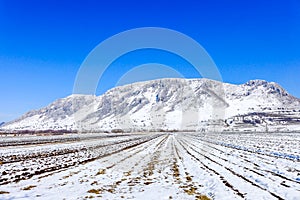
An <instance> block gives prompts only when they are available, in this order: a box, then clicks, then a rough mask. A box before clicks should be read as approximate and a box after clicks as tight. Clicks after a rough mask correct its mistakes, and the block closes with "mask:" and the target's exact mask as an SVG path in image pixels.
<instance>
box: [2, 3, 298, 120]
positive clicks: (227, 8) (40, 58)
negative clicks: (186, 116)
mask: <svg viewBox="0 0 300 200" xmlns="http://www.w3.org/2000/svg"><path fill="white" fill-rule="evenodd" d="M147 26H154V27H165V28H170V29H174V30H177V31H180V32H182V33H184V34H186V35H188V36H190V37H192V38H194V39H195V40H196V41H198V42H199V43H200V44H201V45H202V46H203V47H204V48H205V49H206V50H207V52H208V53H209V54H210V55H211V57H212V58H213V60H214V61H215V63H216V64H217V66H218V68H219V70H220V72H221V75H222V77H223V80H224V82H230V83H244V82H246V81H248V80H250V79H265V80H268V81H275V82H278V83H279V84H280V85H282V86H283V87H284V88H286V89H287V90H288V92H290V93H291V94H293V95H294V96H297V97H300V87H299V86H300V3H299V1H297V0H286V1H275V0H274V1H258V0H257V1H256V0H252V1H235V0H232V1H230V0H229V1H226V0H224V1H222V0H219V1H216V0H207V1H200V0H199V1H196V0H191V1H190V0H184V1H174V0H173V1H166V0H165V1H164V0H159V1H158V0H157V1H156V0H151V1H138V0H136V1H133V0H127V1H121V0H119V1H116V0H110V1H89V0H86V1H76V0H74V1H71V0H70V1H47V0H44V1H39V0H27V1H21V0H20V1H16V0H0V70H1V72H0V91H1V96H0V121H8V120H11V119H13V118H16V117H18V116H19V115H20V114H23V113H24V112H26V111H28V110H31V109H38V108H40V107H43V106H46V105H47V104H49V103H51V102H52V101H53V100H55V99H57V98H62V97H65V96H68V95H70V94H71V93H72V89H73V83H74V79H75V76H76V73H77V70H78V69H79V66H80V64H81V63H82V61H83V60H84V58H85V57H86V56H87V54H88V53H89V52H90V51H91V50H92V49H93V48H94V47H95V46H96V45H97V44H99V43H100V42H101V41H103V40H105V39H107V38H108V37H110V36H112V35H114V34H117V33H119V32H121V31H125V30H128V29H132V28H137V27H147ZM172 59H173V63H176V62H175V59H176V58H174V56H173V58H172V55H168V54H167V53H162V52H157V51H149V52H135V53H133V54H132V55H128V56H127V57H126V56H125V57H124V58H120V59H119V60H117V61H116V63H115V65H114V68H113V67H112V69H113V70H112V71H111V72H108V73H106V74H105V76H104V79H103V81H104V83H105V87H103V88H102V89H99V91H98V94H101V93H103V92H104V91H105V90H106V89H109V88H111V87H112V86H113V84H115V81H116V80H113V77H114V73H115V72H118V71H119V70H120V69H121V68H122V67H127V68H130V67H133V65H135V64H137V63H138V64H142V63H148V62H154V61H155V62H160V63H162V64H164V63H165V64H168V62H171V63H172ZM178 63H180V62H179V61H178ZM118 67H119V68H118ZM186 76H187V77H193V71H188V72H187V74H186ZM195 76H196V75H195ZM105 77H106V78H105Z"/></svg>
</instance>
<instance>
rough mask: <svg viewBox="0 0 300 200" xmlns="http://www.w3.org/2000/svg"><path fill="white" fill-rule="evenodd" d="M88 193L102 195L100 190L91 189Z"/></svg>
mask: <svg viewBox="0 0 300 200" xmlns="http://www.w3.org/2000/svg"><path fill="white" fill-rule="evenodd" d="M88 193H93V194H100V193H101V191H100V190H99V189H91V190H89V191H88Z"/></svg>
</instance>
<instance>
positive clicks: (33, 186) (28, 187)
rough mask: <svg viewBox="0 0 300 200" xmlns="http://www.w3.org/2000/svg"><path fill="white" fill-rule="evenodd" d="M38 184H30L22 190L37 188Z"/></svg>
mask: <svg viewBox="0 0 300 200" xmlns="http://www.w3.org/2000/svg"><path fill="white" fill-rule="evenodd" d="M35 187H36V185H29V186H27V187H24V188H23V189H22V190H31V189H32V188H35Z"/></svg>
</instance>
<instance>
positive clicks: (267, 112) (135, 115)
mask: <svg viewBox="0 0 300 200" xmlns="http://www.w3.org/2000/svg"><path fill="white" fill-rule="evenodd" d="M299 109H300V99H298V98H295V97H293V96H292V95H290V94H288V93H287V91H285V90H284V89H283V88H282V87H281V86H279V85H278V84H276V83H274V82H267V81H264V80H252V81H249V82H247V83H245V84H241V85H233V84H228V83H221V82H218V81H214V80H209V79H204V78H202V79H177V78H176V79H159V80H152V81H146V82H138V83H133V84H130V85H125V86H120V87H116V88H113V89H111V90H109V91H107V92H106V93H105V94H103V95H101V96H94V95H77V94H73V95H71V96H68V97H66V98H63V99H58V100H56V101H54V102H53V103H51V104H50V105H48V106H47V107H44V108H42V109H40V110H33V111H30V112H28V113H26V114H24V115H23V116H21V117H20V118H19V119H16V120H14V121H12V122H8V123H6V124H4V125H3V126H2V127H1V129H2V130H4V131H13V130H14V131H16V130H73V131H77V130H79V131H82V130H84V131H111V130H122V131H150V130H151V131H157V130H192V131H194V130H195V131H199V130H200V131H207V130H214V131H247V130H252V131H253V130H255V131H282V130H295V129H300V114H299V113H300V110H299Z"/></svg>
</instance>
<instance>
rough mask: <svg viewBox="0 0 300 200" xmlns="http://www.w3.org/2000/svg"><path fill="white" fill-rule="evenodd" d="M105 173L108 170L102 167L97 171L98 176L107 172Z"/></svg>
mask: <svg viewBox="0 0 300 200" xmlns="http://www.w3.org/2000/svg"><path fill="white" fill-rule="evenodd" d="M105 173H106V170H105V169H100V170H99V171H98V172H97V174H96V176H98V175H101V174H105Z"/></svg>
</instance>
